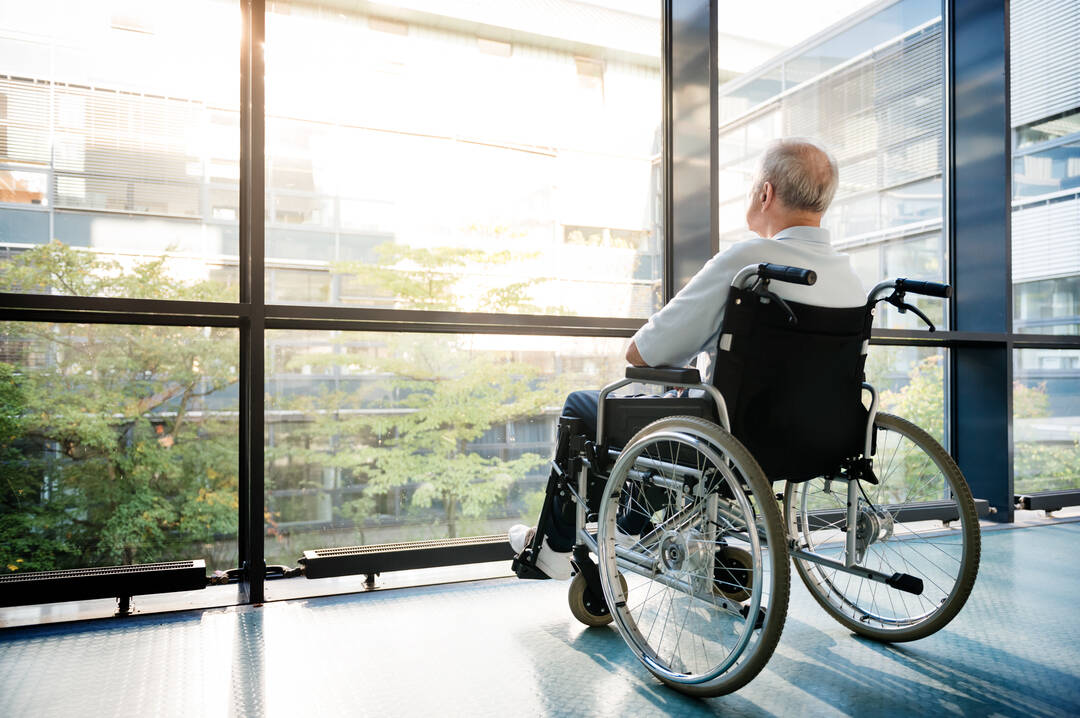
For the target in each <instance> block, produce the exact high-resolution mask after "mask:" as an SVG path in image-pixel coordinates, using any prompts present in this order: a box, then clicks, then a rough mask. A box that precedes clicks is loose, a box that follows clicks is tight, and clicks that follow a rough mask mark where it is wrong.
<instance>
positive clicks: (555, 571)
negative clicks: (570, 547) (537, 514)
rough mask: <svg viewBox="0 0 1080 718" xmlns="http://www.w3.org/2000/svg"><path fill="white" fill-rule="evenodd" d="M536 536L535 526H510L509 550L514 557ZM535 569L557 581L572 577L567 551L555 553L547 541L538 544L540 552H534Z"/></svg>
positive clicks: (508, 534)
mask: <svg viewBox="0 0 1080 718" xmlns="http://www.w3.org/2000/svg"><path fill="white" fill-rule="evenodd" d="M535 535H536V527H535V526H531V527H530V526H525V525H523V524H517V525H515V526H511V527H510V530H509V531H508V532H507V536H508V537H509V539H510V549H511V550H512V551H513V552H514V554H515V555H519V554H521V552H522V551H524V550H525V547H526V546H528V545H529V544H531V543H532V540H533V537H534V536H535ZM536 568H538V569H540V570H541V571H543V572H544V574H546V575H547V577H548V578H553V579H555V580H557V581H565V580H566V579H568V578H570V576H572V575H573V566H572V565H571V564H570V552H569V551H555V550H554V549H552V548H551V546H549V545H548V542H547V540H545V541H544V542H543V543H542V544H540V550H539V551H537V552H536Z"/></svg>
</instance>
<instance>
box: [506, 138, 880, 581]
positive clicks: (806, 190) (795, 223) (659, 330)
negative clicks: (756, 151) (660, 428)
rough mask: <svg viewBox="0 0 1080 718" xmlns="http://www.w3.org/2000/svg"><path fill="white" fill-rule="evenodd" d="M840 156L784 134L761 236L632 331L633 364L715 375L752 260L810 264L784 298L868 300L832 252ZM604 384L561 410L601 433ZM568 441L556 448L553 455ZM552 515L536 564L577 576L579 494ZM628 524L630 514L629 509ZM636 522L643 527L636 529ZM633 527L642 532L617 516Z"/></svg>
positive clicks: (768, 160) (757, 214)
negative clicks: (803, 279) (808, 276)
mask: <svg viewBox="0 0 1080 718" xmlns="http://www.w3.org/2000/svg"><path fill="white" fill-rule="evenodd" d="M837 182H838V174H837V168H836V161H835V160H834V159H833V158H832V157H831V156H830V154H829V153H828V152H827V151H826V150H825V149H823V148H822V147H820V146H819V145H817V144H815V143H814V142H812V141H810V140H805V139H784V140H778V141H776V142H773V143H772V144H771V145H769V147H768V148H766V150H765V152H764V153H763V154H762V156H761V159H760V160H759V162H758V165H757V171H756V173H755V177H754V181H753V184H752V185H751V188H750V192H749V195H748V207H747V210H746V224H747V227H749V229H750V230H751V231H752V232H754V233H756V234H757V235H758V236H757V237H756V238H754V239H749V240H746V241H744V242H739V243H738V244H736V245H734V246H732V247H731V248H729V249H728V250H727V251H725V252H722V253H720V254H717V255H716V256H715V257H713V258H712V259H711V260H709V261H708V262H707V263H706V264H705V266H704V267H702V269H701V271H699V272H698V273H697V274H696V275H695V276H694V277H693V279H691V280H690V281H689V283H687V285H686V286H685V287H683V289H682V290H681V291H680V292H679V293H678V294H677V295H676V296H675V297H674V298H673V299H672V300H671V301H670V302H668V304H667V305H666V306H664V308H663V309H661V310H660V311H658V312H657V313H655V314H653V315H652V317H650V318H649V321H648V322H646V324H645V326H643V327H641V329H639V330H638V331H637V333H636V334H634V337H633V339H632V340H631V342H630V346H629V347H628V348H627V350H626V360H627V361H628V362H630V363H631V364H633V365H634V366H684V365H686V364H688V363H689V362H690V361H691V360H692V359H694V358H695V357H697V356H698V355H699V354H702V356H701V357H699V359H698V369H699V371H700V372H701V378H702V381H705V382H709V381H711V380H712V364H713V363H714V361H715V356H716V344H717V341H718V339H719V335H720V324H721V321H722V320H723V312H724V304H725V302H726V300H727V296H728V289H729V287H730V286H731V281H732V279H733V278H734V277H735V273H736V272H738V271H739V270H740V269H742V268H743V267H745V266H747V265H748V264H757V263H760V262H771V263H774V264H782V265H789V266H794V267H802V268H805V269H811V270H813V271H815V272H816V273H817V277H818V279H817V282H816V283H815V284H814V285H812V286H803V285H796V284H788V283H783V282H778V283H777V284H776V285H774V291H775V292H776V293H777V294H778V295H779V296H780V297H781V298H783V299H788V300H791V301H795V302H800V303H803V304H812V305H817V306H821V307H855V306H862V305H863V304H865V302H866V292H865V291H864V289H863V286H862V282H861V281H860V280H859V278H858V277H857V276H856V274H855V271H854V269H853V268H852V266H851V260H850V259H849V258H848V256H847V255H846V254H841V253H839V252H837V251H835V250H834V249H833V248H832V246H831V244H830V241H829V232H828V230H826V229H822V228H821V217H822V215H823V214H824V213H825V210H826V209H828V207H829V203H830V202H831V201H832V198H833V195H834V194H835V193H836V186H837ZM597 403H598V392H596V391H576V392H574V393H572V394H570V396H568V397H567V399H566V404H565V405H564V407H563V412H562V414H563V416H570V417H574V418H578V419H581V420H583V421H584V423H585V426H586V431H588V432H590V433H595V432H596V417H597ZM560 451H565V449H563V448H562V447H560V448H559V449H557V450H556V457H555V458H556V461H559V460H561V459H563V458H564V457H562V456H559V455H558V454H559V452H560ZM547 500H548V501H549V502H551V506H550V508H551V509H552V510H551V511H549V516H550V520H549V521H548V522H547V525H545V526H544V527H542V528H543V531H544V536H545V537H546V539H545V542H544V544H543V545H542V546H541V548H540V550H539V552H538V553H537V556H536V566H537V568H538V569H540V571H542V572H543V573H545V574H546V575H547V576H549V577H550V578H557V579H567V578H570V575H571V563H570V556H571V554H570V551H571V549H572V548H573V545H574V543H575V536H574V531H575V526H574V514H575V512H574V506H573V502H572V501H570V500H567V499H566V497H562V496H558V495H555V496H548V497H547ZM630 521H631V523H632V521H633V519H632V517H630ZM635 528H636V529H637V530H635ZM619 530H620V532H622V533H626V534H628V535H634V534H636V533H638V531H640V526H637V527H634V526H630V525H628V524H626V523H624V522H622V521H620V525H619ZM534 531H535V529H533V528H529V527H526V526H523V525H517V526H514V527H513V528H511V529H510V545H511V547H512V548H513V550H514V552H515V553H520V552H521V551H522V550H523V549H524V547H525V546H526V545H528V544H529V543H530V542H531V541H532V537H533V532H534Z"/></svg>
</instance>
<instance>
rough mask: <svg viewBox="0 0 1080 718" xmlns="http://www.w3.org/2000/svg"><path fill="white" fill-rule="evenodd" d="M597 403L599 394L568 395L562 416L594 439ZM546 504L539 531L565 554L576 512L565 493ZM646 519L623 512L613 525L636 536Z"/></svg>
mask: <svg viewBox="0 0 1080 718" xmlns="http://www.w3.org/2000/svg"><path fill="white" fill-rule="evenodd" d="M599 404H600V392H599V391H596V390H588V391H575V392H571V394H570V395H569V396H567V397H566V401H565V402H564V403H563V410H562V415H563V416H568V417H571V418H574V419H581V421H583V422H584V423H585V432H586V433H587V434H588V435H589V436H590V437H595V436H596V417H597V408H598V406H599ZM565 459H566V457H565V456H559V455H558V449H556V456H555V461H556V462H563V461H565ZM547 501H550V502H551V511H549V512H548V520H547V521H546V522H545V523H544V525H543V526H540V527H539V529H540V530H541V531H542V533H543V534H544V535H545V536H547V542H548V545H549V546H551V549H552V550H553V551H569V550H571V549H572V548H573V547H574V544H575V543H577V536H576V535H575V534H576V531H577V527H576V525H575V523H576V521H575V516H576V513H577V512H576V506H575V504H574V500H573V498H571V497H570V495H569V494H567V495H565V496H562V495H560V494H558V493H556V494H555V495H554V496H548V497H547ZM647 520H648V517H646V516H644V515H642V514H638V513H634V512H625V513H623V514H621V515H620V516H619V518H618V520H617V523H618V525H619V529H620V530H622V531H623V532H624V533H627V534H632V535H636V534H638V533H641V529H642V526H644V524H645V522H646V521H647Z"/></svg>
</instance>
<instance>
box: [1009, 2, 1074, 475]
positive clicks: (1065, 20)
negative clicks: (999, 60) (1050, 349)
mask: <svg viewBox="0 0 1080 718" xmlns="http://www.w3.org/2000/svg"><path fill="white" fill-rule="evenodd" d="M1009 13H1010V14H1009V17H1010V23H1009V32H1010V50H1009V52H1010V58H1011V59H1010V64H1009V77H1010V85H1011V91H1012V97H1011V99H1012V101H1011V103H1010V109H1011V112H1012V119H1011V123H1012V127H1013V201H1012V274H1013V327H1014V330H1015V331H1017V332H1023V333H1030V334H1070V335H1076V334H1080V91H1078V89H1077V87H1076V86H1075V83H1074V82H1073V80H1074V79H1075V78H1076V77H1077V76H1078V75H1080V54H1078V53H1077V52H1076V37H1075V32H1070V31H1069V30H1068V28H1075V27H1077V25H1078V24H1080V3H1076V2H1072V1H1071V0H1025V1H1024V2H1013V3H1011V4H1010V6H1009ZM1055 88H1061V90H1060V91H1059V90H1057V89H1055ZM1074 372H1075V370H1074ZM1017 478H1019V473H1018V474H1017Z"/></svg>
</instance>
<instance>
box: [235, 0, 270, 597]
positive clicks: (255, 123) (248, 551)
mask: <svg viewBox="0 0 1080 718" xmlns="http://www.w3.org/2000/svg"><path fill="white" fill-rule="evenodd" d="M242 10H243V23H244V35H243V42H242V43H241V50H240V303H241V305H245V306H246V308H247V309H248V311H249V314H248V317H247V321H245V322H244V323H242V324H241V327H240V473H239V479H240V486H239V493H240V496H239V499H240V520H239V531H238V536H237V540H238V548H239V553H240V566H241V568H242V569H243V571H242V572H241V578H240V593H241V601H243V602H245V603H262V601H263V599H264V597H265V596H264V590H263V583H264V580H265V577H266V561H265V560H264V552H263V506H264V503H265V499H264V491H263V488H264V486H265V481H264V476H263V472H264V467H263V454H264V443H263V442H264V438H263V433H264V417H263V411H264V403H265V401H264V397H265V389H264V383H265V382H264V376H263V375H264V374H265V367H264V364H263V355H264V351H265V350H264V346H265V335H266V303H265V301H264V299H265V290H264V284H263V277H264V274H265V273H264V269H263V254H264V252H263V236H264V232H263V205H264V199H263V198H264V178H265V175H266V173H265V168H264V160H263V157H264V150H263V138H264V136H265V125H266V117H265V108H264V103H263V97H264V94H263V70H264V62H263V41H264V38H265V26H266V18H265V12H266V4H265V2H264V0H245V1H244V2H243V4H242Z"/></svg>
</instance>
